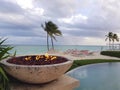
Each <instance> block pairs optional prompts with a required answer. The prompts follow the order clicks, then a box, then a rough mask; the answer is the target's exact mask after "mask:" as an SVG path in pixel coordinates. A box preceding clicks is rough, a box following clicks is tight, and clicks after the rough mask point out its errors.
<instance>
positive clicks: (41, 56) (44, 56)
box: [25, 53, 57, 61]
mask: <svg viewBox="0 0 120 90" xmlns="http://www.w3.org/2000/svg"><path fill="white" fill-rule="evenodd" d="M40 58H45V61H48V60H56V58H57V57H56V56H51V55H48V53H45V55H37V56H36V57H35V60H41V59H40ZM25 60H26V61H28V60H32V57H31V56H27V57H25Z"/></svg>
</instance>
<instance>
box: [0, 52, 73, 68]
mask: <svg viewBox="0 0 120 90" xmlns="http://www.w3.org/2000/svg"><path fill="white" fill-rule="evenodd" d="M41 55H43V54H41ZM24 56H37V55H21V56H16V57H17V58H19V57H24ZM50 56H51V55H50ZM52 56H57V57H63V58H65V59H67V61H65V62H62V63H57V64H46V65H19V64H14V63H9V62H7V60H9V59H11V58H13V57H9V58H7V59H4V60H1V61H0V63H1V64H3V65H7V66H16V67H51V66H61V65H63V64H68V63H73V60H70V59H68V58H66V57H64V56H59V55H52Z"/></svg>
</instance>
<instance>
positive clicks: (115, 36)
mask: <svg viewBox="0 0 120 90" xmlns="http://www.w3.org/2000/svg"><path fill="white" fill-rule="evenodd" d="M112 41H113V49H114V42H115V41H117V42H119V38H118V35H117V34H113V37H112Z"/></svg>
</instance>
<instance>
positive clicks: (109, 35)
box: [105, 32, 113, 49]
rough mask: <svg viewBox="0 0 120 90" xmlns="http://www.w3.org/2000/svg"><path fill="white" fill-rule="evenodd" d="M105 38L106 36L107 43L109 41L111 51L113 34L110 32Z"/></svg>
mask: <svg viewBox="0 0 120 90" xmlns="http://www.w3.org/2000/svg"><path fill="white" fill-rule="evenodd" d="M105 36H106V39H105V41H107V40H109V49H111V47H110V44H111V41H112V40H113V33H112V32H109V33H108V35H105Z"/></svg>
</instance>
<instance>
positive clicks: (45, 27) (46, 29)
mask: <svg viewBox="0 0 120 90" xmlns="http://www.w3.org/2000/svg"><path fill="white" fill-rule="evenodd" d="M41 27H42V28H43V29H44V31H46V32H47V49H48V51H49V27H48V23H47V22H45V25H43V24H42V25H41Z"/></svg>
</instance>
